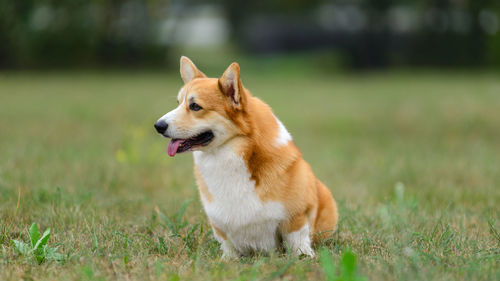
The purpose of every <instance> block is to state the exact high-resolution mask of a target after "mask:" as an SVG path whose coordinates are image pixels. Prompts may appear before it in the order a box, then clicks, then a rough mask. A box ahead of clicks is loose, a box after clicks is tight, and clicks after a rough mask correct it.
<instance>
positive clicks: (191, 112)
mask: <svg viewBox="0 0 500 281" xmlns="http://www.w3.org/2000/svg"><path fill="white" fill-rule="evenodd" d="M180 64H181V66H180V72H181V77H182V80H184V86H183V87H182V88H181V89H180V91H179V93H178V95H177V102H178V104H179V105H178V106H177V108H175V109H174V110H172V111H170V112H168V113H167V114H165V115H163V116H162V117H161V118H160V119H159V120H158V121H157V122H156V123H155V125H154V126H155V128H156V130H157V131H158V133H160V134H161V135H162V136H164V137H167V138H171V141H170V143H169V145H168V149H167V150H168V155H170V156H174V155H175V154H176V153H181V152H185V151H193V150H207V149H213V148H217V147H219V146H221V145H223V144H224V143H226V142H227V141H228V140H229V139H231V138H233V137H235V136H237V135H241V134H244V133H246V132H247V130H248V129H247V128H246V126H245V122H244V120H243V115H244V112H245V104H246V100H247V95H248V93H246V90H245V89H244V88H243V85H242V84H241V80H240V67H239V65H238V64H237V63H232V64H231V65H230V66H229V67H228V68H227V69H226V71H225V72H224V74H223V75H222V76H221V77H220V78H218V79H217V78H207V77H206V76H205V74H203V72H201V71H200V70H198V68H196V66H195V65H194V63H193V62H192V61H191V60H190V59H188V58H187V57H181V63H180Z"/></svg>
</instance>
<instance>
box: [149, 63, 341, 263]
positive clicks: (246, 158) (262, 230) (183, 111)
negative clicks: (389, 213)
mask: <svg viewBox="0 0 500 281" xmlns="http://www.w3.org/2000/svg"><path fill="white" fill-rule="evenodd" d="M180 73H181V77H182V80H184V86H183V87H182V88H181V89H180V91H179V93H178V95H177V101H178V104H179V105H178V106H177V108H175V109H174V110H172V111H170V112H168V113H167V114H165V115H163V116H162V117H161V118H160V119H159V120H158V121H157V122H156V123H155V124H154V127H155V128H156V130H157V132H158V133H159V134H161V135H162V136H164V137H166V138H170V139H171V140H170V143H169V144H168V148H167V152H168V155H170V156H172V157H173V156H175V155H176V154H177V153H182V152H186V151H193V156H194V174H195V176H196V182H197V185H198V188H199V192H200V197H201V202H202V204H203V208H204V210H205V213H206V215H207V217H208V219H209V221H210V224H211V226H212V229H213V233H214V236H215V238H216V239H217V241H219V242H220V244H221V249H222V253H223V258H235V257H239V256H242V255H248V254H250V253H254V252H256V251H258V252H269V251H273V250H274V249H276V248H282V247H283V248H285V249H289V250H291V251H293V253H295V254H297V255H302V254H303V255H308V256H311V257H313V256H314V251H313V249H312V245H311V244H312V243H313V242H316V241H319V240H320V239H322V238H325V237H328V236H331V235H332V234H333V233H334V232H335V231H336V228H337V221H338V214H337V205H336V203H335V200H334V198H333V197H332V195H331V193H330V191H329V190H328V188H327V187H326V186H325V185H323V183H321V182H320V181H319V180H318V179H317V178H316V177H315V176H314V174H313V172H312V170H311V167H310V166H309V165H308V164H307V163H306V161H305V160H304V159H303V158H302V156H301V153H300V151H299V149H298V148H297V146H295V144H294V142H293V141H292V136H291V135H290V133H289V132H288V131H287V129H286V128H285V126H284V125H283V123H281V121H280V120H279V119H278V118H277V117H276V116H275V115H274V114H273V111H272V110H271V108H270V107H269V106H268V105H267V104H265V103H264V102H263V101H261V100H260V99H258V98H256V97H254V96H252V95H251V94H250V92H249V91H248V90H247V89H246V88H245V87H244V86H243V84H242V83H241V79H240V67H239V65H238V64H237V63H232V64H231V65H230V66H229V67H228V68H227V69H226V71H225V72H224V74H222V76H221V77H220V78H207V76H206V75H205V74H203V72H201V71H200V70H198V68H196V66H195V65H194V64H193V62H192V61H191V60H190V59H188V58H187V57H184V56H183V57H181V60H180Z"/></svg>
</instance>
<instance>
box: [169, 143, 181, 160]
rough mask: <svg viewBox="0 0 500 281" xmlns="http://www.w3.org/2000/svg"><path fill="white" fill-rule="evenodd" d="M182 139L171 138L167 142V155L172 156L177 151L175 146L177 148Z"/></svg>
mask: <svg viewBox="0 0 500 281" xmlns="http://www.w3.org/2000/svg"><path fill="white" fill-rule="evenodd" d="M183 141H184V140H171V141H170V142H169V143H168V148H167V152H168V155H169V156H171V157H174V156H175V154H176V153H177V148H179V145H180V144H181V143H182V142H183Z"/></svg>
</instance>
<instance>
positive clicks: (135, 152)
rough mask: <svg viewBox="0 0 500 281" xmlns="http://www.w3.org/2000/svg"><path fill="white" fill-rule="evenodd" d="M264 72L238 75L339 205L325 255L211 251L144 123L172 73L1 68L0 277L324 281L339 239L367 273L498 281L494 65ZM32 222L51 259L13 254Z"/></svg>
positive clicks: (337, 260)
mask: <svg viewBox="0 0 500 281" xmlns="http://www.w3.org/2000/svg"><path fill="white" fill-rule="evenodd" d="M222 69H223V67H221V72H222ZM208 74H212V75H215V74H216V73H210V72H209V73H208ZM265 74H266V75H263V73H258V72H257V71H254V72H250V73H245V69H244V68H243V75H244V76H243V78H244V80H243V82H244V84H245V85H246V86H247V87H248V88H249V89H250V90H251V91H252V92H253V94H254V95H256V96H259V97H262V98H263V99H264V100H265V101H267V102H268V103H269V104H270V105H271V106H272V107H273V109H274V111H275V113H276V115H277V116H279V117H280V119H281V121H283V123H284V124H285V125H286V126H287V128H288V129H289V131H290V132H291V133H292V136H293V137H294V140H295V142H296V143H297V145H298V146H299V148H301V150H302V152H303V155H304V158H305V159H306V160H307V161H309V163H310V164H311V166H312V167H313V170H314V171H315V173H316V175H317V176H318V177H319V178H320V179H321V180H323V181H324V182H325V183H326V184H327V186H328V187H329V188H330V189H331V190H332V192H333V194H334V196H335V197H336V199H337V202H338V204H339V208H340V209H339V211H340V225H339V231H338V233H337V234H336V236H335V237H334V239H333V241H331V243H328V244H326V245H324V249H323V251H322V253H323V255H321V257H322V258H319V257H317V258H315V259H309V258H300V259H299V258H295V257H293V256H290V255H283V254H272V255H270V256H256V257H248V258H242V259H241V260H239V261H231V262H224V261H222V260H221V252H220V251H219V249H218V245H217V243H216V242H215V240H214V239H213V238H212V235H211V231H210V229H209V227H208V224H207V219H206V217H205V216H204V214H203V211H202V208H201V204H200V202H199V196H198V193H197V188H196V186H195V183H194V178H193V176H192V168H191V167H192V157H191V155H189V154H185V155H178V156H176V157H175V158H169V157H168V156H167V154H166V146H167V141H166V140H165V139H162V138H160V137H159V136H157V135H156V134H155V133H154V131H153V123H154V121H155V120H156V119H157V118H158V117H159V116H161V115H162V114H163V113H165V112H167V111H169V110H170V109H171V108H173V107H174V105H175V104H176V101H175V95H176V93H177V90H178V88H179V87H180V86H181V80H180V78H179V77H178V74H177V73H170V74H169V73H127V72H122V73H15V74H9V73H3V74H0V280H20V279H24V280H109V279H119V280H272V279H278V278H282V279H284V280H306V279H309V280H320V279H326V278H327V275H326V274H325V270H326V272H327V273H328V272H331V271H332V270H333V271H334V275H335V274H339V273H338V271H339V269H340V268H341V267H342V262H341V258H342V255H343V254H344V253H345V252H346V251H348V249H349V248H350V249H351V250H352V252H353V253H354V254H355V255H356V256H357V266H358V274H359V275H361V276H364V277H365V278H366V279H365V280H500V79H499V77H500V76H499V75H498V73H482V74H477V73H444V74H443V73H439V72H418V73H412V72H399V73H398V72H387V73H385V72H384V73H365V74H358V75H354V74H339V75H333V74H332V75H329V76H326V75H321V74H318V75H300V74H297V73H291V74H290V76H287V75H273V74H272V73H265ZM188 200H192V201H191V202H190V203H186V204H187V205H186V204H185V202H187V201H188ZM184 207H185V209H184ZM33 222H36V223H38V225H39V227H40V228H41V230H44V229H46V228H49V227H50V228H51V237H50V240H49V241H48V244H49V246H51V247H58V248H57V251H58V252H59V253H60V254H62V255H63V256H62V258H60V260H59V261H53V260H46V261H45V262H43V263H42V264H41V265H38V264H37V262H36V260H35V259H34V258H33V257H32V256H30V255H22V254H20V253H18V252H17V251H16V249H15V248H14V246H13V243H12V241H11V240H13V239H17V240H22V241H25V242H27V241H28V240H29V237H28V228H29V227H30V225H31V224H32V223H33ZM318 251H320V249H318ZM327 253H330V255H331V259H332V263H330V260H329V259H330V256H329V255H328V254H327ZM344 267H345V265H344ZM330 274H331V273H330ZM330 279H332V280H333V279H334V278H331V275H330ZM342 280H348V279H346V278H344V279H342ZM349 280H352V279H349Z"/></svg>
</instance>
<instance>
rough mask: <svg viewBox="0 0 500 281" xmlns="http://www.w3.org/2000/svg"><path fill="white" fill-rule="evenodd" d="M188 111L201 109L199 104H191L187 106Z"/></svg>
mask: <svg viewBox="0 0 500 281" xmlns="http://www.w3.org/2000/svg"><path fill="white" fill-rule="evenodd" d="M189 109H191V110H192V111H198V110H201V109H202V107H201V106H200V105H199V104H197V103H194V102H193V103H192V104H190V105H189Z"/></svg>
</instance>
